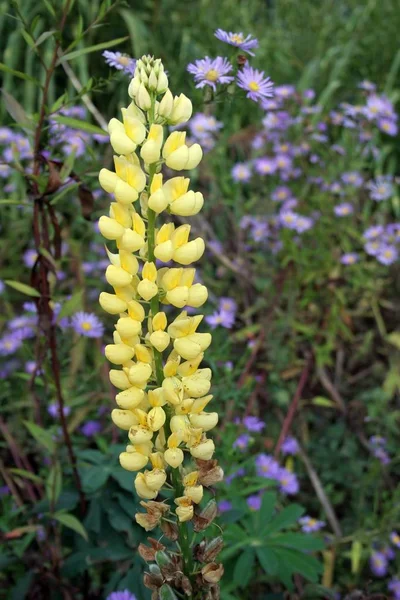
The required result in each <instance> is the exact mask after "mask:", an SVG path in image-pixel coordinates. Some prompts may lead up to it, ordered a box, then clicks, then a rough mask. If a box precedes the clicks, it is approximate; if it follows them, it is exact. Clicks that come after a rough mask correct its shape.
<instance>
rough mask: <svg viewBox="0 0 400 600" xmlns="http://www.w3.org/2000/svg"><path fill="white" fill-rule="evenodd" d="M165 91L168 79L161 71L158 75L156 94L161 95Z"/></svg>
mask: <svg viewBox="0 0 400 600" xmlns="http://www.w3.org/2000/svg"><path fill="white" fill-rule="evenodd" d="M166 89H168V77H167V76H166V74H165V73H164V71H162V72H161V73H160V74H159V75H158V81H157V93H158V94H163V93H164V92H165V90H166Z"/></svg>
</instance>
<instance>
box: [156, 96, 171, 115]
mask: <svg viewBox="0 0 400 600" xmlns="http://www.w3.org/2000/svg"><path fill="white" fill-rule="evenodd" d="M173 108H174V97H173V95H172V94H171V92H170V90H167V91H166V92H165V94H164V96H163V97H162V100H161V102H160V104H159V105H158V115H159V116H160V117H164V118H168V117H169V116H170V115H171V113H172V110H173Z"/></svg>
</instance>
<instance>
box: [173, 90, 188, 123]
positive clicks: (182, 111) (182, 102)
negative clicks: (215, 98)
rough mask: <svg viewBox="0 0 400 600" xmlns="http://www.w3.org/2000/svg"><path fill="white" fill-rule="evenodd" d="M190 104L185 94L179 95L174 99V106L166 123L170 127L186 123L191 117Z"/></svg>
mask: <svg viewBox="0 0 400 600" xmlns="http://www.w3.org/2000/svg"><path fill="white" fill-rule="evenodd" d="M192 110H193V108H192V103H191V101H190V100H189V98H188V97H187V96H185V94H180V95H179V96H175V98H174V106H173V109H172V113H171V114H170V116H169V118H168V122H169V123H171V124H172V125H178V124H180V123H186V121H188V120H189V119H190V117H191V116H192Z"/></svg>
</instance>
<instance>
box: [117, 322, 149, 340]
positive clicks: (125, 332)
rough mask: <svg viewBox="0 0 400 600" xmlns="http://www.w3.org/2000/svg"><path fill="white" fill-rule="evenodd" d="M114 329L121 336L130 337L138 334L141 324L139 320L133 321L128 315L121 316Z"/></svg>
mask: <svg viewBox="0 0 400 600" xmlns="http://www.w3.org/2000/svg"><path fill="white" fill-rule="evenodd" d="M115 327H116V330H117V331H118V333H119V335H120V336H121V337H122V338H131V337H134V336H136V335H140V333H141V331H142V324H141V322H140V321H135V319H131V318H130V317H121V318H120V319H118V321H117V324H116V326H115Z"/></svg>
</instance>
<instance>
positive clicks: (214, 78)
mask: <svg viewBox="0 0 400 600" xmlns="http://www.w3.org/2000/svg"><path fill="white" fill-rule="evenodd" d="M187 70H188V71H189V73H191V74H192V75H193V77H194V80H195V82H196V87H197V88H203V87H204V86H205V85H209V86H210V87H212V89H213V90H214V92H215V91H216V89H217V84H218V83H220V84H222V85H227V84H229V83H231V82H232V81H233V79H234V78H233V77H232V75H228V73H230V72H231V71H232V65H231V63H230V62H229V60H228V59H227V58H225V57H222V56H217V58H210V57H209V56H206V57H205V58H201V59H199V60H195V61H194V63H190V64H189V65H188V67H187Z"/></svg>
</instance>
